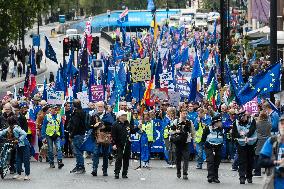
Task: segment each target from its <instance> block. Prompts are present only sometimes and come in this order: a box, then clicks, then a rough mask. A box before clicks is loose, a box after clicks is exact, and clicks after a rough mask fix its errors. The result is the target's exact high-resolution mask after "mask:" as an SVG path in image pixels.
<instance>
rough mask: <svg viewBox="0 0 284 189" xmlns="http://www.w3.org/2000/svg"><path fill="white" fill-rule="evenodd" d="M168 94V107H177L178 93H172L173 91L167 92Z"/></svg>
mask: <svg viewBox="0 0 284 189" xmlns="http://www.w3.org/2000/svg"><path fill="white" fill-rule="evenodd" d="M168 94H169V104H170V106H174V107H178V105H179V102H180V93H179V92H174V91H169V92H168Z"/></svg>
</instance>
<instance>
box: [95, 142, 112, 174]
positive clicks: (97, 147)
mask: <svg viewBox="0 0 284 189" xmlns="http://www.w3.org/2000/svg"><path fill="white" fill-rule="evenodd" d="M101 150H102V155H103V172H104V173H106V172H107V168H108V156H109V145H106V146H105V145H100V144H97V142H96V141H95V145H94V151H93V170H94V171H97V170H98V166H99V158H100V151H101Z"/></svg>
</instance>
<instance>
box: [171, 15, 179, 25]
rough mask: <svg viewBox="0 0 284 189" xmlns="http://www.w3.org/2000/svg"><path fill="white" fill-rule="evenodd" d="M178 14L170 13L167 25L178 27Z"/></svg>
mask: <svg viewBox="0 0 284 189" xmlns="http://www.w3.org/2000/svg"><path fill="white" fill-rule="evenodd" d="M179 20H180V16H179V15H172V16H170V21H169V27H178V26H179Z"/></svg>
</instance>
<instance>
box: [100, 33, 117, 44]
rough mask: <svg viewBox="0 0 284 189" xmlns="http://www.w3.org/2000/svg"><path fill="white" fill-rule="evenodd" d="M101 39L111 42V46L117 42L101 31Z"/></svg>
mask: <svg viewBox="0 0 284 189" xmlns="http://www.w3.org/2000/svg"><path fill="white" fill-rule="evenodd" d="M101 37H102V38H104V39H105V40H107V41H108V42H110V43H111V44H114V42H115V40H114V39H113V38H112V37H111V36H110V35H109V34H108V33H106V32H104V31H102V30H101Z"/></svg>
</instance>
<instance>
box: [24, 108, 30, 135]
mask: <svg viewBox="0 0 284 189" xmlns="http://www.w3.org/2000/svg"><path fill="white" fill-rule="evenodd" d="M25 118H26V119H27V120H28V119H29V113H27V114H26V115H25ZM27 134H28V135H30V134H32V131H31V129H30V128H29V127H28V132H27Z"/></svg>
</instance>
